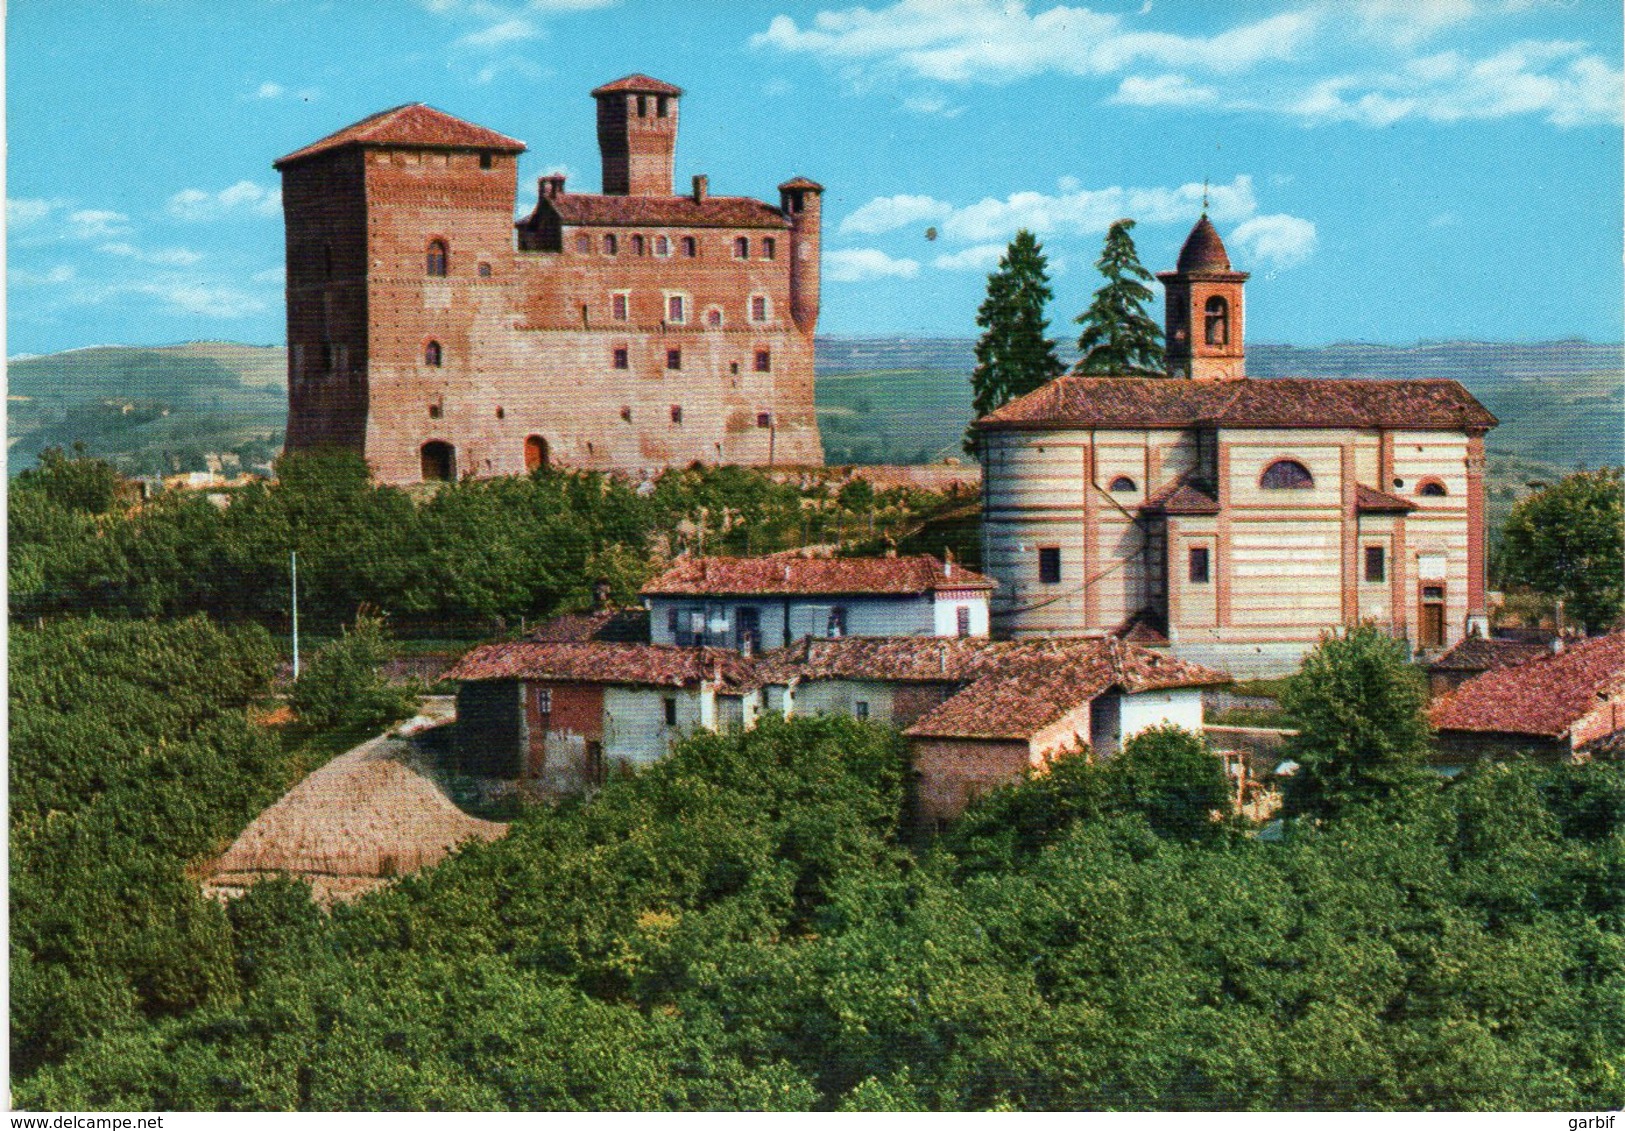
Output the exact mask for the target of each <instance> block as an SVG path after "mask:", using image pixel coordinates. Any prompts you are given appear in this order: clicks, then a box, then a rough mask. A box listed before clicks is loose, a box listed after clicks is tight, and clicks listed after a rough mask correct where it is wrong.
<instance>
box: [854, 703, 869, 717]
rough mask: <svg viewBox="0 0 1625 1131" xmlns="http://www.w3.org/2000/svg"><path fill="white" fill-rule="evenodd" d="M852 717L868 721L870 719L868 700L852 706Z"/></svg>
mask: <svg viewBox="0 0 1625 1131" xmlns="http://www.w3.org/2000/svg"><path fill="white" fill-rule="evenodd" d="M852 716H853V717H854V718H858V719H867V718H868V717H869V702H868V700H866V699H859V700H858V701H857V702H856V703H854V704H852Z"/></svg>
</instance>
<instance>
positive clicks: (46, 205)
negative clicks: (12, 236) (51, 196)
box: [6, 197, 63, 231]
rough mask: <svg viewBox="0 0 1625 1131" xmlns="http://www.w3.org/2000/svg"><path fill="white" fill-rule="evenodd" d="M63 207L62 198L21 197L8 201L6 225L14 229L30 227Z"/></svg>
mask: <svg viewBox="0 0 1625 1131" xmlns="http://www.w3.org/2000/svg"><path fill="white" fill-rule="evenodd" d="M61 207H63V202H62V201H60V200H38V199H29V198H26V197H25V198H20V199H15V200H7V201H6V227H8V228H10V229H12V230H13V231H15V230H17V229H19V228H29V227H33V226H34V225H35V224H38V223H39V222H40V221H42V220H44V219H45V218H46V217H47V216H49V215H50V214H51V213H52V212H54V211H55V210H56V209H58V208H61Z"/></svg>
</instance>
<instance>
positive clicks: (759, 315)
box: [750, 295, 767, 322]
mask: <svg viewBox="0 0 1625 1131" xmlns="http://www.w3.org/2000/svg"><path fill="white" fill-rule="evenodd" d="M750 320H751V321H752V322H766V321H767V296H766V295H751V296H750Z"/></svg>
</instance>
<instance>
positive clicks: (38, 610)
mask: <svg viewBox="0 0 1625 1131" xmlns="http://www.w3.org/2000/svg"><path fill="white" fill-rule="evenodd" d="M81 465H86V466H88V467H89V468H90V470H93V471H94V470H99V469H100V468H104V467H105V465H101V464H98V463H97V462H96V461H72V460H70V461H65V463H64V464H62V465H58V464H50V465H47V467H46V468H44V469H42V471H41V472H39V473H36V472H29V473H27V474H25V475H23V476H19V477H18V479H17V480H16V481H15V482H14V484H13V492H12V498H11V511H10V515H9V519H10V534H11V545H10V554H11V601H12V609H13V611H14V612H16V613H20V614H25V615H28V614H42V613H43V614H50V613H61V612H70V613H71V612H82V611H84V610H86V609H94V610H97V611H99V612H101V613H102V614H104V615H108V616H184V615H187V614H190V613H194V612H207V613H209V614H210V615H212V616H215V617H217V618H220V619H224V620H230V621H240V620H253V621H257V622H259V623H262V624H265V625H266V626H267V627H271V628H275V629H278V630H281V629H284V628H285V627H286V624H287V618H288V615H289V610H290V584H289V582H290V576H289V575H290V559H289V555H290V553H292V552H294V551H297V552H298V556H299V557H298V560H299V587H300V617H301V622H302V625H303V626H304V627H305V628H306V629H307V630H312V631H326V632H330V633H331V632H336V631H337V630H338V628H339V627H340V626H342V625H345V624H348V623H349V622H350V621H351V620H353V619H354V617H355V615H356V613H357V611H358V610H361V609H363V608H367V609H372V610H376V611H378V612H380V613H383V614H386V615H388V616H389V618H390V621H391V623H392V624H393V625H395V626H396V629H397V631H405V630H407V629H414V628H415V629H418V630H426V631H430V632H433V631H437V630H440V629H442V628H445V629H448V630H450V631H453V632H456V631H459V630H460V631H461V632H463V633H464V634H466V633H467V632H470V631H473V632H476V633H478V632H481V631H488V630H489V629H490V627H491V625H492V623H493V622H494V621H496V620H498V619H503V618H507V619H515V620H517V619H518V618H521V617H538V616H544V615H548V614H550V613H553V612H556V611H559V610H560V609H567V608H575V607H583V606H585V605H586V604H588V603H589V602H590V601H591V597H592V585H593V582H594V581H595V580H596V579H598V578H600V577H602V578H606V579H608V580H609V582H610V587H611V596H612V597H613V598H614V599H615V600H617V601H621V602H630V601H632V600H634V599H635V597H636V594H637V590H638V587H639V586H640V585H641V584H642V583H643V582H644V580H646V579H647V577H648V575H649V571H650V569H651V568H653V565H654V563H655V561H656V560H658V558H659V556H660V555H662V554H669V553H675V552H677V551H679V550H681V549H685V548H686V549H694V550H703V551H705V552H709V553H757V552H764V551H768V552H771V551H775V550H780V549H786V548H789V547H792V546H798V545H802V544H804V543H807V542H818V541H822V540H836V539H839V538H840V537H842V536H843V535H844V536H847V537H852V536H858V535H863V536H868V535H869V534H870V533H871V532H873V533H874V534H875V535H877V536H878V535H882V534H885V533H887V532H889V531H893V530H905V529H908V528H910V527H911V526H912V525H913V524H914V523H915V522H916V521H917V517H918V515H919V514H920V513H921V512H922V511H925V510H929V509H930V508H932V507H933V506H935V505H936V503H937V496H933V495H930V494H928V493H924V492H908V491H887V492H883V493H881V494H879V495H874V494H872V493H871V494H870V495H869V496H867V497H863V498H858V497H856V496H847V497H846V498H845V499H843V496H841V494H840V493H839V488H838V487H837V486H836V485H835V484H830V483H822V482H820V483H817V484H814V485H812V486H808V487H798V486H796V485H793V484H785V483H777V482H774V481H773V480H772V479H770V478H768V477H767V476H765V475H762V474H759V473H756V472H752V471H747V470H744V469H741V468H737V467H719V468H707V469H690V470H681V471H669V472H667V473H666V474H664V475H662V476H661V477H660V478H659V479H658V480H657V481H656V482H655V484H654V485H653V487H652V489H650V490H646V491H642V492H640V491H639V490H636V489H634V488H633V487H632V486H630V485H629V484H627V483H625V482H624V481H622V480H619V479H615V478H611V477H607V476H601V475H596V474H566V473H556V472H541V473H538V474H536V475H534V476H531V477H528V478H501V479H487V480H477V481H476V480H470V481H465V482H462V483H456V484H448V485H446V486H444V487H442V488H440V489H437V490H434V491H432V492H429V493H427V494H426V497H424V498H421V499H414V497H413V495H412V494H409V493H408V492H407V491H404V490H401V489H399V488H395V487H384V486H379V485H377V484H375V483H373V482H372V481H371V480H370V478H369V476H368V473H367V468H366V465H365V464H364V463H363V462H362V461H361V459H360V458H359V457H357V456H355V455H353V454H350V453H344V452H316V453H308V454H296V455H288V456H284V457H283V458H282V459H281V460H279V461H278V464H277V469H278V476H279V478H278V481H277V482H276V483H274V484H257V485H253V486H249V487H246V488H243V489H241V490H239V491H237V492H235V493H234V494H233V495H232V497H231V502H230V505H229V506H225V507H222V506H219V505H216V503H215V502H211V501H210V499H209V497H208V496H206V495H203V494H200V493H197V492H171V493H166V494H164V495H161V496H159V497H158V498H156V499H155V500H153V501H152V502H150V503H148V504H146V505H145V506H142V507H140V508H138V509H134V510H131V511H129V512H128V513H126V512H125V511H124V510H122V509H119V508H114V509H113V510H111V511H109V512H108V513H105V514H100V513H93V508H90V507H86V506H83V505H80V504H78V503H77V502H75V501H74V500H75V499H76V498H77V496H76V495H75V494H74V492H75V491H76V490H77V488H73V487H72V486H71V484H69V483H67V482H66V480H68V479H69V478H70V476H68V475H66V474H65V473H63V472H61V471H60V470H59V468H60V467H61V466H67V467H68V468H70V469H73V468H78V467H80V466H81ZM848 504H850V505H848Z"/></svg>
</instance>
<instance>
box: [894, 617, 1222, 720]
mask: <svg viewBox="0 0 1625 1131" xmlns="http://www.w3.org/2000/svg"><path fill="white" fill-rule="evenodd" d="M1007 647H1008V648H1009V650H1008V651H1006V652H1004V653H1003V654H1002V655H1000V656H999V657H998V658H997V660H996V662H995V663H993V664H991V665H990V666H989V670H988V672H987V674H985V675H983V676H982V677H981V678H979V679H976V680H975V681H974V682H972V683H971V684H970V685H969V686H968V687H966V688H965V689H964V690H963V691H961V692H960V693H959V694H957V695H955V696H953V697H952V698H950V699H948V700H946V701H945V702H943V703H942V704H941V705H940V706H938V707H937V708H935V709H934V710H932V711H930V712H929V713H927V714H926V715H925V716H923V717H922V718H920V719H919V720H918V721H916V722H915V723H914V725H913V726H911V727H909V728H908V730H906V731H905V732H904V733H905V734H908V735H910V736H912V737H915V738H990V739H1013V740H1025V739H1029V738H1031V737H1032V736H1033V735H1035V734H1037V733H1038V732H1039V731H1040V730H1042V729H1043V728H1044V727H1047V726H1049V725H1051V724H1052V723H1055V722H1056V721H1058V720H1059V719H1061V718H1062V717H1063V716H1064V715H1066V714H1067V713H1068V712H1069V711H1073V710H1076V709H1077V708H1079V707H1081V706H1083V705H1084V704H1085V703H1088V702H1089V701H1090V700H1092V699H1094V698H1095V697H1096V696H1098V695H1100V694H1101V693H1102V692H1105V691H1107V690H1109V689H1111V688H1113V687H1120V688H1122V689H1123V690H1124V691H1126V692H1129V693H1134V692H1140V691H1155V690H1160V689H1166V688H1176V687H1207V686H1212V685H1214V684H1220V683H1228V682H1229V681H1230V677H1229V676H1228V675H1226V674H1225V673H1224V672H1220V671H1215V670H1214V669H1212V668H1206V667H1203V666H1201V665H1200V664H1191V663H1187V662H1185V661H1183V660H1176V659H1173V658H1171V657H1168V656H1164V655H1162V654H1160V653H1157V652H1152V651H1150V650H1149V649H1146V648H1141V647H1138V646H1136V645H1133V644H1129V643H1126V642H1124V641H1121V640H1053V639H1052V640H1044V641H1034V642H1031V643H1026V642H1023V643H1018V644H1014V645H1010V646H1007Z"/></svg>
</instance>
